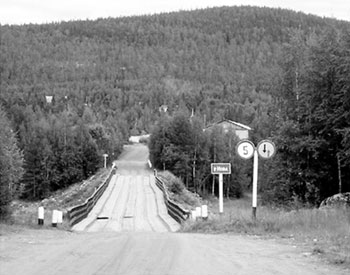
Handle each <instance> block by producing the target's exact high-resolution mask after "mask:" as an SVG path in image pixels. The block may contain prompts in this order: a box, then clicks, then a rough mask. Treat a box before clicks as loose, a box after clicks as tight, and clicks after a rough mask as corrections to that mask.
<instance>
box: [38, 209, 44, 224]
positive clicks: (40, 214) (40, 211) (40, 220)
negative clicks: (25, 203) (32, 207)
mask: <svg viewBox="0 0 350 275" xmlns="http://www.w3.org/2000/svg"><path fill="white" fill-rule="evenodd" d="M38 225H44V207H42V206H40V207H39V208H38Z"/></svg>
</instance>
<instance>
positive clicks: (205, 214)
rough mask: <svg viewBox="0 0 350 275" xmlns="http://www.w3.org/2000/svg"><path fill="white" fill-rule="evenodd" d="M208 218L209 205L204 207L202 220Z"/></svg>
mask: <svg viewBox="0 0 350 275" xmlns="http://www.w3.org/2000/svg"><path fill="white" fill-rule="evenodd" d="M207 218H208V205H202V219H204V220H206V219H207Z"/></svg>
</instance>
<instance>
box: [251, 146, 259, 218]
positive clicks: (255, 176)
mask: <svg viewBox="0 0 350 275" xmlns="http://www.w3.org/2000/svg"><path fill="white" fill-rule="evenodd" d="M258 159H259V158H258V151H257V150H254V164H253V201H252V209H253V219H254V220H255V219H256V207H257V196H258Z"/></svg>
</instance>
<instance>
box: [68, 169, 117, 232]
mask: <svg viewBox="0 0 350 275" xmlns="http://www.w3.org/2000/svg"><path fill="white" fill-rule="evenodd" d="M115 171H116V167H115V166H114V165H113V166H112V168H111V171H109V173H108V176H107V178H106V179H105V180H104V182H103V183H102V184H101V185H100V186H99V187H98V188H97V189H96V190H95V192H94V193H93V194H92V195H91V196H90V197H89V198H88V199H86V201H85V202H84V203H82V204H79V205H76V206H73V207H70V208H69V209H68V210H67V217H68V220H69V225H70V226H73V225H75V224H77V223H78V222H80V221H81V220H83V219H85V218H86V217H87V216H88V214H89V213H90V211H91V209H92V208H93V207H94V206H95V204H96V202H97V201H98V200H99V198H100V197H101V196H102V194H103V192H104V191H105V190H106V188H107V186H108V184H109V181H110V180H111V178H112V176H113V175H114V174H115Z"/></svg>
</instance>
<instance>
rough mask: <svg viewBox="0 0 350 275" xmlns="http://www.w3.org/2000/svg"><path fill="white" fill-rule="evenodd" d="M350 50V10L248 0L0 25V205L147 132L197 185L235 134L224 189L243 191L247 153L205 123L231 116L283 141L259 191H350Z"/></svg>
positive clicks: (290, 199) (291, 194) (63, 179)
mask: <svg viewBox="0 0 350 275" xmlns="http://www.w3.org/2000/svg"><path fill="white" fill-rule="evenodd" d="M349 49H350V22H348V21H339V20H335V19H330V18H321V17H317V16H313V15H306V14H303V13H300V12H299V13H297V12H294V11H290V10H284V9H272V8H257V7H250V6H242V7H221V8H210V9H202V10H194V11H181V12H174V13H163V14H155V15H147V16H136V17H121V18H104V19H102V18H101V19H98V20H92V21H91V20H82V21H69V22H58V23H50V24H40V25H36V24H28V25H3V26H0V110H1V112H0V124H1V132H0V140H1V144H0V187H1V198H0V199H1V207H0V208H1V209H3V207H2V206H5V205H7V204H8V202H9V201H11V199H12V198H18V197H19V198H22V199H27V200H37V199H42V198H44V197H46V196H48V195H49V194H51V193H52V192H54V191H55V190H58V189H62V188H66V187H67V186H69V185H70V184H72V183H75V182H77V181H80V180H83V179H85V178H87V177H88V176H90V175H91V174H93V173H94V172H96V170H97V169H98V168H100V167H101V166H102V165H103V158H102V155H103V154H104V153H107V154H108V155H109V156H110V157H109V158H108V160H109V162H111V161H113V159H115V158H117V156H118V155H119V153H120V152H121V150H122V146H123V144H125V143H126V142H127V140H128V137H129V136H130V135H138V134H144V133H152V134H153V135H152V138H151V141H150V151H151V156H150V157H151V159H152V160H153V163H154V164H155V165H156V167H157V168H158V169H164V168H166V169H169V170H171V171H172V172H173V173H175V174H176V175H178V176H180V177H181V178H182V179H183V180H184V181H185V182H186V184H187V186H188V188H189V189H192V190H195V191H197V192H200V193H209V192H212V191H213V186H214V180H213V179H212V177H211V175H210V174H209V173H210V170H208V169H207V167H208V163H209V164H210V162H213V160H214V158H218V155H219V152H220V150H222V149H220V150H219V149H217V152H215V153H214V151H213V150H214V149H213V148H214V147H213V144H214V143H216V144H218V143H219V140H220V142H223V143H225V142H229V144H232V146H231V147H230V148H232V150H231V149H230V152H225V153H223V154H220V158H221V161H223V162H224V161H229V162H233V167H234V173H233V174H232V176H231V178H230V180H229V182H228V183H227V184H226V185H227V186H226V190H227V195H233V196H241V195H242V192H243V191H244V190H246V189H249V186H250V180H251V179H250V177H251V169H250V167H251V163H249V161H248V162H244V161H242V160H239V159H237V157H236V156H235V155H234V146H235V145H234V144H235V142H236V141H235V140H232V137H228V136H225V135H224V134H222V133H220V130H218V131H217V133H216V134H215V135H213V136H209V135H205V134H204V133H203V131H202V129H203V128H204V127H205V126H206V125H208V124H211V123H215V122H217V121H219V120H221V119H223V118H227V119H230V120H233V121H237V122H240V123H243V124H245V125H248V126H250V127H251V128H252V129H253V130H252V131H251V133H250V138H251V140H252V141H253V142H254V143H256V142H258V141H259V140H261V139H266V138H270V139H271V140H273V141H274V142H275V143H276V145H277V149H278V152H277V154H276V157H275V158H274V159H272V160H269V161H262V162H261V165H260V171H259V173H260V174H261V175H262V176H261V177H260V178H261V180H260V182H259V190H260V192H261V194H262V199H263V200H264V201H269V202H275V203H278V204H291V203H295V202H300V203H303V204H310V205H317V204H318V203H320V201H321V200H322V199H324V198H325V197H327V196H330V195H333V194H335V193H338V192H339V191H342V192H346V191H350V169H349V164H350V125H349V121H350V78H349V77H348V76H349V75H350V51H349ZM162 105H166V106H167V107H168V110H167V112H166V113H164V112H161V109H160V106H162ZM191 114H193V117H192V118H190V117H191ZM180 134H183V135H180ZM231 136H232V135H231ZM155 137H159V139H157V140H155ZM193 137H196V138H195V139H193ZM162 142H164V143H162ZM157 144H158V145H159V144H161V145H164V144H166V145H167V146H157ZM221 147H222V148H225V146H224V145H222V146H221ZM221 147H220V146H218V147H217V148H221ZM226 148H227V147H226ZM165 149H166V150H165ZM226 151H227V150H226ZM179 152H181V154H179ZM180 160H181V161H180ZM194 160H195V161H194ZM1 211H2V210H1Z"/></svg>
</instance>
